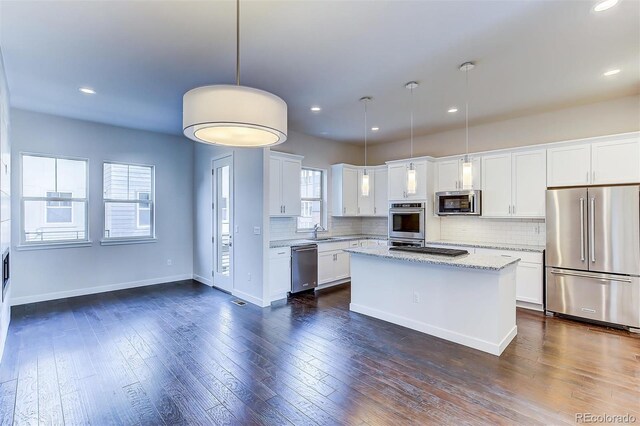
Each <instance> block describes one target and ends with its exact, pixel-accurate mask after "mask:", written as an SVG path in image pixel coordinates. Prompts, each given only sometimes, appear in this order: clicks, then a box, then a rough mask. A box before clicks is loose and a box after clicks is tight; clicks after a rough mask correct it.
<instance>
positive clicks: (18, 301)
mask: <svg viewBox="0 0 640 426" xmlns="http://www.w3.org/2000/svg"><path fill="white" fill-rule="evenodd" d="M192 278H193V274H182V275H172V276H168V277H160V278H151V279H148V280H140V281H130V282H126V283H118V284H109V285H103V286H97V287H86V288H79V289H75V290H67V291H56V292H53V293H44V294H36V295H33V296H22V297H12V298H11V299H10V301H11V306H18V305H25V304H27V303H36V302H46V301H49V300H56V299H64V298H65V297H76V296H86V295H88V294H96V293H104V292H107V291H114V290H124V289H128V288H135V287H144V286H148V285H154V284H164V283H169V282H173V281H182V280H189V279H192Z"/></svg>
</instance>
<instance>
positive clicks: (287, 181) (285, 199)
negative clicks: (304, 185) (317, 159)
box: [282, 159, 302, 216]
mask: <svg viewBox="0 0 640 426" xmlns="http://www.w3.org/2000/svg"><path fill="white" fill-rule="evenodd" d="M301 172H302V165H301V164H300V162H299V161H296V160H288V159H283V160H282V206H283V208H282V212H283V214H284V215H285V216H300V214H301V213H302V212H301V210H302V202H301V200H300V173H301Z"/></svg>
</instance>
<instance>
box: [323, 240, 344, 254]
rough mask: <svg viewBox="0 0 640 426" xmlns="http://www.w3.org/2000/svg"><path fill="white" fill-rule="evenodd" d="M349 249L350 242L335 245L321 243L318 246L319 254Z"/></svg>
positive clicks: (340, 242)
mask: <svg viewBox="0 0 640 426" xmlns="http://www.w3.org/2000/svg"><path fill="white" fill-rule="evenodd" d="M348 248H349V241H338V242H335V243H320V244H318V253H324V252H327V251H334V250H345V249H348Z"/></svg>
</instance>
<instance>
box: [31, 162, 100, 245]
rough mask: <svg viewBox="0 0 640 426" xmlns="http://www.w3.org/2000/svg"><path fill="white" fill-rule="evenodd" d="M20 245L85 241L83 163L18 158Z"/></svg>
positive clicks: (85, 190)
mask: <svg viewBox="0 0 640 426" xmlns="http://www.w3.org/2000/svg"><path fill="white" fill-rule="evenodd" d="M21 189H22V200H21V202H22V233H21V238H20V239H21V244H24V245H31V244H34V245H35V244H47V243H61V242H63V243H68V242H86V241H87V240H88V235H87V234H88V231H87V212H88V208H87V203H88V202H87V160H81V159H71V158H61V157H51V156H45V155H38V154H23V155H22V188H21Z"/></svg>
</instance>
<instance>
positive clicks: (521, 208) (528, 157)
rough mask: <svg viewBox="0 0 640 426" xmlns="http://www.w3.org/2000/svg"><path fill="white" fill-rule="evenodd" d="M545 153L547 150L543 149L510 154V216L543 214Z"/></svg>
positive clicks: (537, 215) (536, 215)
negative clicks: (511, 176)
mask: <svg viewBox="0 0 640 426" xmlns="http://www.w3.org/2000/svg"><path fill="white" fill-rule="evenodd" d="M546 155H547V152H546V150H544V149H538V150H534V151H522V152H514V153H513V154H512V157H511V158H512V168H513V170H512V173H513V180H512V182H511V185H512V190H513V196H512V207H511V209H512V210H511V215H512V216H518V217H544V216H545V197H546V190H547V173H546V164H547V158H546Z"/></svg>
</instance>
